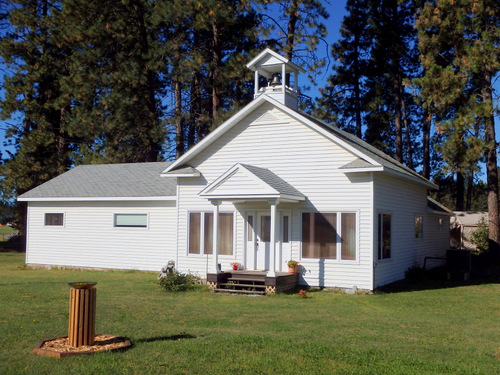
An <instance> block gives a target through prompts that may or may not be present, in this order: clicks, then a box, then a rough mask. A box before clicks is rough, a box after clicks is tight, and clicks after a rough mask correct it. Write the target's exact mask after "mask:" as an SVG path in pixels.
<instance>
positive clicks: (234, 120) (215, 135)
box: [161, 95, 277, 174]
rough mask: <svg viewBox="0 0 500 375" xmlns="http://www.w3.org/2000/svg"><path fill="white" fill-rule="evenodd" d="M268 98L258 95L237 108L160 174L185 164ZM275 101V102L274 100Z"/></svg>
mask: <svg viewBox="0 0 500 375" xmlns="http://www.w3.org/2000/svg"><path fill="white" fill-rule="evenodd" d="M268 99H269V98H268V97H266V95H260V96H259V97H257V98H256V99H254V100H252V101H251V102H250V103H248V104H247V105H246V106H245V107H243V108H242V109H241V110H239V111H238V112H237V113H236V114H235V115H233V116H232V117H230V118H229V119H228V120H226V122H224V123H223V124H222V125H220V126H219V127H218V128H217V129H215V130H214V131H212V132H211V133H210V134H208V135H207V136H206V137H205V138H203V140H202V141H201V142H199V143H198V144H196V145H195V146H194V147H193V148H192V149H190V150H189V151H188V152H186V153H185V154H184V155H182V156H181V157H180V158H179V159H177V160H176V161H174V162H173V163H172V164H170V166H169V167H168V168H167V169H165V170H164V171H163V172H161V174H165V173H167V172H169V171H171V170H173V169H175V168H176V167H178V166H179V165H182V164H187V161H188V160H189V159H191V158H192V157H193V156H196V155H197V154H199V153H200V152H201V151H203V150H204V149H205V148H207V147H208V146H210V145H211V144H212V143H213V142H214V141H216V140H217V138H219V136H221V135H222V134H224V133H225V132H226V131H227V130H229V129H231V128H232V127H233V126H234V125H236V124H237V123H238V121H239V120H241V119H242V118H244V117H246V116H247V115H248V114H249V113H250V112H251V111H253V110H254V109H255V108H257V107H258V106H260V105H261V104H262V103H263V102H264V101H269V100H268ZM276 103H277V102H276Z"/></svg>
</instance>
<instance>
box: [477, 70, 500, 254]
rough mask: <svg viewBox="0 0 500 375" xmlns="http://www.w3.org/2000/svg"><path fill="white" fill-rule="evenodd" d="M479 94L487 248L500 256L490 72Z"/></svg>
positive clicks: (485, 76)
mask: <svg viewBox="0 0 500 375" xmlns="http://www.w3.org/2000/svg"><path fill="white" fill-rule="evenodd" d="M481 96H482V99H483V101H484V103H485V104H486V105H487V106H488V117H487V118H485V120H486V121H485V122H486V123H485V125H486V126H485V130H486V133H485V138H486V145H487V147H488V149H487V151H486V175H487V183H488V217H489V250H490V252H492V254H494V255H495V256H497V257H499V256H500V230H499V218H498V169H497V148H496V147H497V143H496V136H495V117H494V114H493V93H492V86H491V72H489V71H485V72H484V73H483V87H482V89H481Z"/></svg>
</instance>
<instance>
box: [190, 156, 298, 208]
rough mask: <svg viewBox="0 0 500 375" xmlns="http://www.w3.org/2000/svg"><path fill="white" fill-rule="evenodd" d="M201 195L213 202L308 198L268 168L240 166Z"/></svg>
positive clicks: (205, 189) (227, 172) (216, 180)
mask: <svg viewBox="0 0 500 375" xmlns="http://www.w3.org/2000/svg"><path fill="white" fill-rule="evenodd" d="M199 196H200V197H202V198H206V199H210V200H231V201H234V200H265V199H279V200H281V201H289V202H299V201H304V200H305V196H304V195H303V194H302V193H301V192H300V191H298V190H297V189H296V188H294V187H293V186H292V185H290V184H289V183H288V182H286V181H285V180H283V179H282V178H281V177H279V176H277V175H276V174H275V173H273V172H272V171H270V170H269V169H267V168H261V167H256V166H253V165H248V164H241V163H236V164H235V165H233V166H232V167H231V168H229V169H228V170H227V171H226V172H224V173H223V174H222V175H221V176H219V177H218V178H216V179H215V180H214V181H213V182H211V183H210V184H208V185H207V186H206V187H205V188H204V189H203V190H202V191H201V192H200V193H199Z"/></svg>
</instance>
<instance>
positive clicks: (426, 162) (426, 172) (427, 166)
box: [422, 109, 431, 179]
mask: <svg viewBox="0 0 500 375" xmlns="http://www.w3.org/2000/svg"><path fill="white" fill-rule="evenodd" d="M422 138H423V148H424V150H423V151H424V157H423V170H422V174H423V176H424V177H425V178H427V179H430V177H431V148H430V144H431V141H430V140H431V115H430V114H429V112H427V110H426V109H424V123H423V127H422Z"/></svg>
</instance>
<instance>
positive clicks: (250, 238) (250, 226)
mask: <svg viewBox="0 0 500 375" xmlns="http://www.w3.org/2000/svg"><path fill="white" fill-rule="evenodd" d="M247 223H248V225H247V241H248V242H251V241H253V215H248V217H247Z"/></svg>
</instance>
